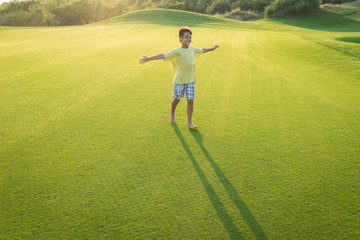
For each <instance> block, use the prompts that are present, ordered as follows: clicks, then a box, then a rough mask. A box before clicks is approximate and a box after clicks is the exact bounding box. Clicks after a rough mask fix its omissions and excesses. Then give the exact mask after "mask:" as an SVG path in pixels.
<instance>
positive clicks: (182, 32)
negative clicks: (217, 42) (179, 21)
mask: <svg viewBox="0 0 360 240" xmlns="http://www.w3.org/2000/svg"><path fill="white" fill-rule="evenodd" d="M191 35H192V32H191V30H190V28H188V27H181V28H179V31H178V36H179V41H180V42H181V44H182V47H185V48H187V47H189V46H190V43H191Z"/></svg>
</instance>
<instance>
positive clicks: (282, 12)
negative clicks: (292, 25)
mask: <svg viewBox="0 0 360 240" xmlns="http://www.w3.org/2000/svg"><path fill="white" fill-rule="evenodd" d="M319 6H320V3H319V0H276V1H275V2H273V3H271V4H270V5H269V6H267V7H266V8H265V17H287V16H298V15H302V14H304V13H309V12H312V11H315V10H317V9H319Z"/></svg>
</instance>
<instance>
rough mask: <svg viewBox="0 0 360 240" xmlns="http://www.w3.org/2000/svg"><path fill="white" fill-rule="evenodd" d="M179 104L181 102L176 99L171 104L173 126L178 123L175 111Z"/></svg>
mask: <svg viewBox="0 0 360 240" xmlns="http://www.w3.org/2000/svg"><path fill="white" fill-rule="evenodd" d="M179 102H180V100H179V99H175V98H174V99H173V100H172V102H171V112H170V122H171V123H172V124H175V123H176V121H175V109H176V106H177V105H178V103H179Z"/></svg>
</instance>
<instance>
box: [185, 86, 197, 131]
mask: <svg viewBox="0 0 360 240" xmlns="http://www.w3.org/2000/svg"><path fill="white" fill-rule="evenodd" d="M186 98H187V116H188V122H187V125H188V126H189V127H191V128H197V126H196V125H195V124H193V123H192V115H193V111H194V98H195V82H192V83H189V84H188V85H187V89H186Z"/></svg>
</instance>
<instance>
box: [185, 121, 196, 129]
mask: <svg viewBox="0 0 360 240" xmlns="http://www.w3.org/2000/svg"><path fill="white" fill-rule="evenodd" d="M187 125H188V126H189V128H191V129H197V128H198V126H196V125H195V124H193V123H192V122H190V123H188V124H187Z"/></svg>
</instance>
